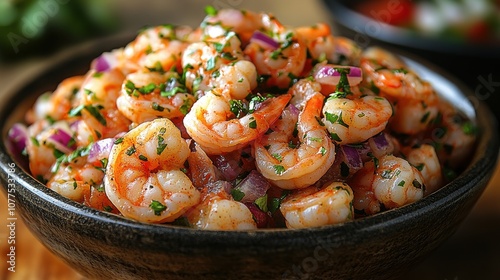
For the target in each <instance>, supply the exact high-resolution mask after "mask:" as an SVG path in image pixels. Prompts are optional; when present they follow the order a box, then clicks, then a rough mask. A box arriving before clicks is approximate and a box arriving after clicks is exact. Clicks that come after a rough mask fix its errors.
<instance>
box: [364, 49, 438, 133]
mask: <svg viewBox="0 0 500 280" xmlns="http://www.w3.org/2000/svg"><path fill="white" fill-rule="evenodd" d="M361 68H362V69H363V71H364V73H366V74H367V79H366V81H365V82H366V83H371V85H372V86H371V87H372V88H373V87H376V88H378V91H380V92H379V94H380V96H382V97H385V98H387V99H388V100H389V101H390V102H391V103H392V104H393V105H394V117H393V118H391V121H390V122H389V126H390V128H391V129H393V130H394V131H396V132H397V133H403V134H410V135H413V134H417V133H419V132H422V131H425V130H426V129H427V128H428V126H429V123H430V122H431V120H433V119H434V118H435V117H436V116H437V114H438V105H439V97H438V96H437V93H436V92H435V91H434V89H433V88H432V86H431V84H430V83H429V82H427V81H423V80H422V79H421V78H420V77H419V76H418V74H417V73H415V72H413V71H411V70H410V69H408V67H407V65H406V64H405V63H404V62H403V61H402V60H401V59H399V58H398V57H396V56H395V55H393V54H391V53H389V52H388V51H385V50H383V49H381V48H377V47H371V48H368V49H366V50H365V51H364V52H363V55H362V58H361Z"/></svg>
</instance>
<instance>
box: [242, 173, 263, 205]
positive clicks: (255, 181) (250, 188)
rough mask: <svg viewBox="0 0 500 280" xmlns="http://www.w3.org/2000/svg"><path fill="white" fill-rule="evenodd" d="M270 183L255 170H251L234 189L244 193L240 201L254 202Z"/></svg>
mask: <svg viewBox="0 0 500 280" xmlns="http://www.w3.org/2000/svg"><path fill="white" fill-rule="evenodd" d="M270 187H271V184H270V183H269V182H268V181H267V179H266V178H264V176H262V175H261V174H260V173H259V172H257V171H256V170H252V171H251V172H250V173H249V174H248V175H247V177H245V179H243V180H242V181H241V182H240V183H239V184H238V185H237V186H236V189H237V190H239V191H241V192H242V193H244V194H245V196H244V197H243V198H242V199H241V202H243V203H245V202H254V201H255V200H256V199H257V198H259V197H262V196H264V195H265V194H266V192H267V190H268V189H269V188H270Z"/></svg>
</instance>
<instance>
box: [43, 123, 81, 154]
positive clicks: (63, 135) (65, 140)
mask: <svg viewBox="0 0 500 280" xmlns="http://www.w3.org/2000/svg"><path fill="white" fill-rule="evenodd" d="M49 139H50V140H52V141H55V142H57V143H59V144H61V145H62V146H64V147H66V148H69V149H71V150H74V149H75V148H76V143H71V139H73V137H71V135H70V134H69V133H68V132H67V131H64V130H63V129H60V128H58V129H56V130H55V131H54V133H53V134H52V135H50V136H49Z"/></svg>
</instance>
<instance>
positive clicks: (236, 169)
mask: <svg viewBox="0 0 500 280" xmlns="http://www.w3.org/2000/svg"><path fill="white" fill-rule="evenodd" d="M228 155H232V154H228ZM228 155H217V156H213V157H212V162H213V164H214V165H215V167H216V168H217V169H218V170H219V171H220V173H221V175H222V176H223V177H224V179H225V180H227V181H233V180H234V179H236V178H237V177H238V175H239V174H240V172H241V167H240V165H239V162H238V160H237V159H235V158H232V157H230V156H228Z"/></svg>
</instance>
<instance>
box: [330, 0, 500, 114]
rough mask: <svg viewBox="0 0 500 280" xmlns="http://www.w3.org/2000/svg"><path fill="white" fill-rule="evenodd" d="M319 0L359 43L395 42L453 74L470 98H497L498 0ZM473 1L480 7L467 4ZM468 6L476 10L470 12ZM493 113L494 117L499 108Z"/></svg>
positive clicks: (341, 31)
mask: <svg viewBox="0 0 500 280" xmlns="http://www.w3.org/2000/svg"><path fill="white" fill-rule="evenodd" d="M323 3H324V5H325V6H326V7H327V8H328V9H329V10H330V12H331V15H332V21H333V23H334V26H335V29H336V31H337V33H338V34H339V35H342V36H346V37H348V38H351V39H353V40H354V41H355V42H356V43H358V44H359V45H360V46H362V47H367V46H369V45H378V46H383V47H396V48H398V49H404V50H406V51H409V52H411V53H414V54H416V55H418V56H420V57H423V58H425V59H427V60H428V61H430V62H432V63H433V64H436V65H439V66H440V67H441V68H444V69H446V70H447V71H449V72H450V73H451V74H453V75H454V76H456V77H457V78H459V79H460V80H461V81H462V82H464V83H465V84H466V86H468V87H469V88H470V90H471V91H472V92H473V95H474V98H476V99H477V100H481V101H485V102H487V103H488V104H489V105H490V108H494V106H495V105H496V104H499V103H500V66H499V65H500V1H496V0H472V1H471V0H457V1H451V0H420V1H410V0H323ZM481 3H483V4H481ZM474 5H477V6H479V5H483V6H485V7H486V8H484V7H483V8H481V7H479V8H471V7H473V6H474ZM474 9H476V10H478V11H476V12H473V11H471V10H474ZM481 10H485V11H483V12H481ZM473 13H475V14H474V15H471V14H473ZM494 112H495V114H496V117H497V119H498V118H500V112H499V110H494Z"/></svg>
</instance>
